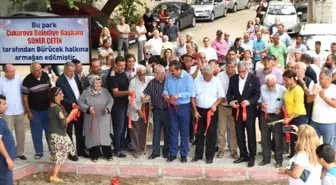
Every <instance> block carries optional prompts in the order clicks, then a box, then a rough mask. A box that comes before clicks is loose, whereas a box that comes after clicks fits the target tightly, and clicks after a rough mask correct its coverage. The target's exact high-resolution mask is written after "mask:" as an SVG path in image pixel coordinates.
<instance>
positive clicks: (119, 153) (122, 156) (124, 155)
mask: <svg viewBox="0 0 336 185" xmlns="http://www.w3.org/2000/svg"><path fill="white" fill-rule="evenodd" d="M114 156H116V157H119V158H125V157H126V156H127V155H126V154H124V153H122V152H118V153H116V154H115V155H114Z"/></svg>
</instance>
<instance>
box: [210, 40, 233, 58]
mask: <svg viewBox="0 0 336 185" xmlns="http://www.w3.org/2000/svg"><path fill="white" fill-rule="evenodd" d="M211 47H212V48H214V49H215V50H216V54H217V58H218V62H219V63H223V62H224V56H226V54H227V52H228V49H229V47H228V44H227V43H226V41H225V40H224V39H221V40H218V39H215V40H214V41H212V43H211Z"/></svg>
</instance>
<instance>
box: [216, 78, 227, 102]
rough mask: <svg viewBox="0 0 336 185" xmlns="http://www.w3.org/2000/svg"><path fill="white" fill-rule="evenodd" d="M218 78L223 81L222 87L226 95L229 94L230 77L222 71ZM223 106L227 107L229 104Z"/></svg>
mask: <svg viewBox="0 0 336 185" xmlns="http://www.w3.org/2000/svg"><path fill="white" fill-rule="evenodd" d="M217 78H218V79H219V80H220V81H221V83H222V87H223V90H224V94H227V92H228V90H229V84H230V77H229V76H228V74H227V73H226V71H222V72H220V73H219V74H218V75H217ZM222 105H224V106H227V105H228V102H226V101H225V103H222Z"/></svg>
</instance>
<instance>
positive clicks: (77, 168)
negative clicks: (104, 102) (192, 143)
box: [14, 163, 287, 181]
mask: <svg viewBox="0 0 336 185" xmlns="http://www.w3.org/2000/svg"><path fill="white" fill-rule="evenodd" d="M52 169H53V164H51V163H40V164H31V165H28V166H25V167H21V168H19V169H16V170H14V180H19V179H21V178H23V177H26V176H29V175H33V174H36V173H43V172H45V173H48V172H51V171H52ZM60 171H61V172H64V173H75V174H77V175H87V174H90V175H103V176H111V177H114V176H119V177H125V178H132V177H147V178H165V179H191V180H199V179H205V180H213V181H246V180H252V181H279V180H280V181H281V180H286V179H287V177H286V176H284V175H279V174H278V170H277V169H275V168H265V169H264V168H219V167H174V166H110V165H84V164H64V165H62V168H61V170H60Z"/></svg>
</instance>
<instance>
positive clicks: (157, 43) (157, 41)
mask: <svg viewBox="0 0 336 185" xmlns="http://www.w3.org/2000/svg"><path fill="white" fill-rule="evenodd" d="M159 34H160V33H159V31H158V30H155V31H154V32H153V38H151V39H150V40H149V41H147V43H146V44H145V50H150V51H151V52H152V55H153V56H156V57H157V58H160V55H161V49H162V40H161V38H160V37H159V36H160V35H159Z"/></svg>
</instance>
